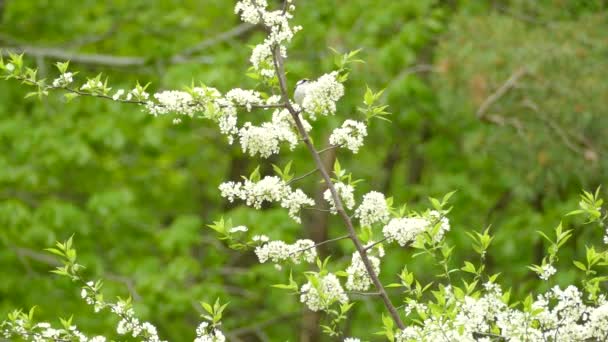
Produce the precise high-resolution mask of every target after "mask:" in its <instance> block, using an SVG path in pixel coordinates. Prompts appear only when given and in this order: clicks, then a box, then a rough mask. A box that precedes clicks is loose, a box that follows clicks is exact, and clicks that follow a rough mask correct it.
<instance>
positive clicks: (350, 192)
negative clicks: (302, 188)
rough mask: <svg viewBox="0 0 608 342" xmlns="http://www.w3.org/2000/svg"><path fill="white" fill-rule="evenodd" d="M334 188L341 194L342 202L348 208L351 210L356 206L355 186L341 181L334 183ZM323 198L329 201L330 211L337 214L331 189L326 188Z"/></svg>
mask: <svg viewBox="0 0 608 342" xmlns="http://www.w3.org/2000/svg"><path fill="white" fill-rule="evenodd" d="M334 188H335V189H336V192H337V193H338V196H340V199H341V200H342V203H343V204H344V206H345V207H346V208H347V209H348V210H351V209H352V208H354V207H355V195H354V191H355V188H353V186H352V185H350V184H344V183H342V182H339V183H334ZM323 198H324V199H325V200H326V201H327V203H329V210H330V212H331V213H332V214H336V213H337V210H336V205H335V203H334V198H333V196H332V195H331V191H330V190H329V189H327V190H325V192H323Z"/></svg>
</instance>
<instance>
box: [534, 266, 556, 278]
mask: <svg viewBox="0 0 608 342" xmlns="http://www.w3.org/2000/svg"><path fill="white" fill-rule="evenodd" d="M555 272H557V270H556V269H555V267H553V265H551V264H545V265H543V266H542V267H541V272H540V274H539V275H538V277H539V278H540V279H542V280H549V278H550V277H551V276H552V275H554V274H555Z"/></svg>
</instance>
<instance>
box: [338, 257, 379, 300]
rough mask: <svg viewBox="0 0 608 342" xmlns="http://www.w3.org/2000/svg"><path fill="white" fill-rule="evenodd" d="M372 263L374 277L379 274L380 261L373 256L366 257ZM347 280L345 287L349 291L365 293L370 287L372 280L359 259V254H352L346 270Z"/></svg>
mask: <svg viewBox="0 0 608 342" xmlns="http://www.w3.org/2000/svg"><path fill="white" fill-rule="evenodd" d="M368 259H369V261H370V262H371V263H372V268H373V269H374V272H375V273H376V275H378V274H380V259H379V258H378V257H375V256H368ZM346 273H347V274H348V278H347V279H346V284H345V287H346V289H348V290H350V291H366V290H368V289H369V288H370V286H371V285H372V279H371V277H370V276H369V274H368V273H367V269H366V268H365V264H364V263H363V260H362V259H361V255H359V252H354V253H353V257H352V260H351V263H350V266H348V268H347V269H346Z"/></svg>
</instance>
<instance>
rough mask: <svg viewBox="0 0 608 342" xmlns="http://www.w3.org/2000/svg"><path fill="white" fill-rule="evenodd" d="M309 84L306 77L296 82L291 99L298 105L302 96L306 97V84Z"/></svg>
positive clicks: (300, 103) (302, 99) (302, 98)
mask: <svg viewBox="0 0 608 342" xmlns="http://www.w3.org/2000/svg"><path fill="white" fill-rule="evenodd" d="M309 85H310V80H309V79H307V78H304V79H301V80H299V81H298V82H297V83H296V89H295V90H294V92H293V99H294V100H295V101H296V103H297V104H298V105H300V106H301V105H302V102H303V101H304V98H305V97H306V93H307V92H308V86H309Z"/></svg>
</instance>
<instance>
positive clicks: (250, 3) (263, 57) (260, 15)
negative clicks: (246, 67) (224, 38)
mask: <svg viewBox="0 0 608 342" xmlns="http://www.w3.org/2000/svg"><path fill="white" fill-rule="evenodd" d="M288 2H291V1H290V0H288ZM267 6H268V3H267V1H266V0H241V1H238V2H237V4H236V6H235V8H234V12H235V13H236V14H240V15H241V20H242V21H244V22H246V23H250V24H253V25H258V24H263V25H264V26H266V27H267V28H268V29H269V34H268V37H266V39H265V40H264V42H263V43H261V44H258V45H257V46H255V47H254V49H253V53H252V54H251V58H250V61H251V64H252V65H253V68H254V70H256V71H258V72H259V73H260V75H262V76H264V77H268V78H270V77H273V76H274V74H275V72H274V65H273V62H272V55H273V48H275V47H279V51H280V53H281V55H282V56H283V57H286V56H287V49H286V48H285V44H287V43H289V42H290V41H291V40H292V38H293V35H294V34H295V33H296V32H297V31H299V30H300V29H301V27H293V28H292V27H290V26H289V19H291V18H292V14H291V12H293V11H294V10H295V7H294V6H293V5H292V4H290V6H288V7H287V8H286V9H287V11H285V12H283V10H276V11H268V10H267V9H266V7H267Z"/></svg>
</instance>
